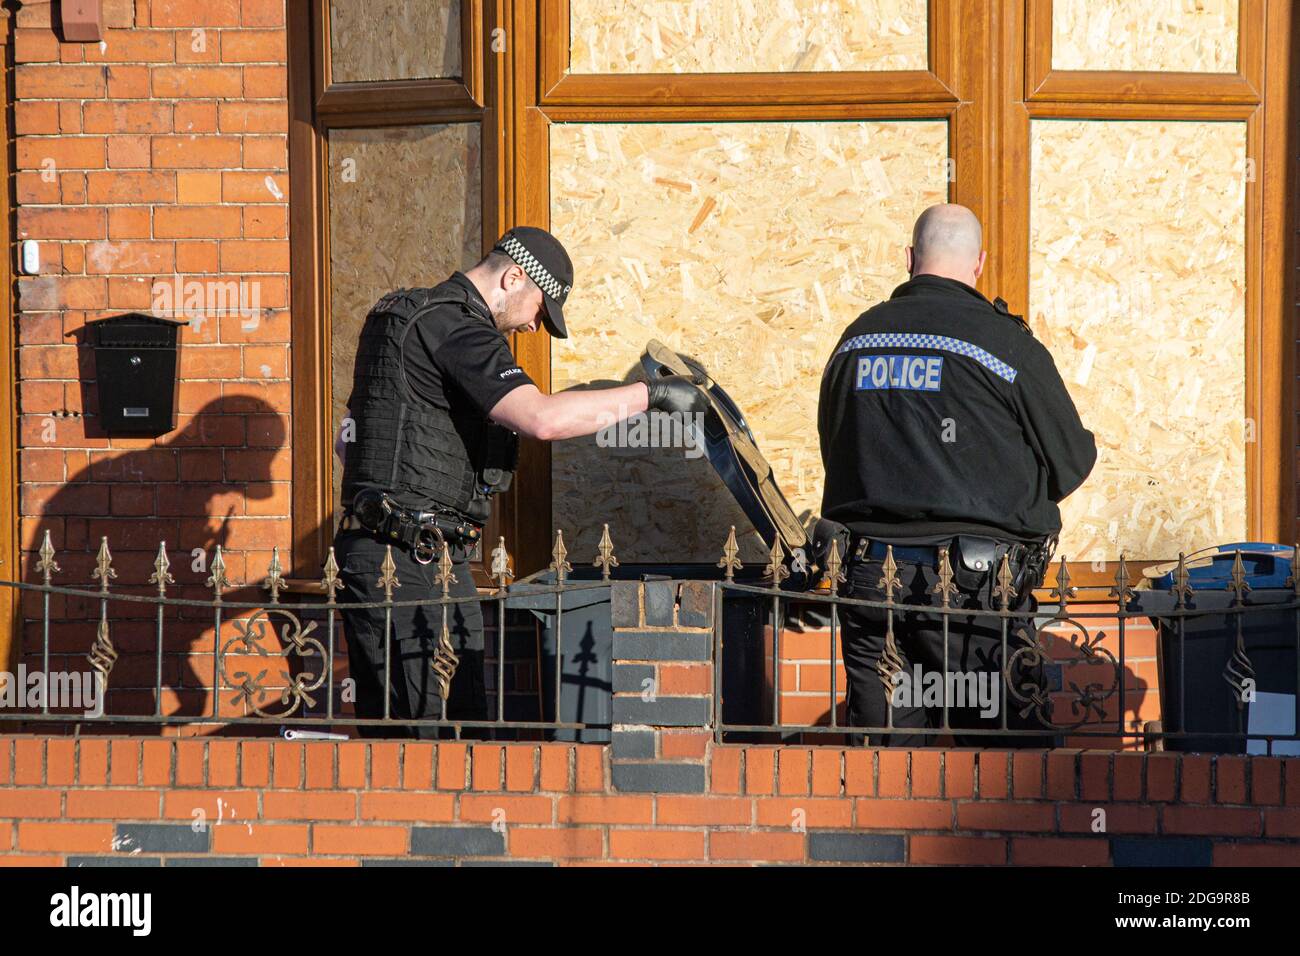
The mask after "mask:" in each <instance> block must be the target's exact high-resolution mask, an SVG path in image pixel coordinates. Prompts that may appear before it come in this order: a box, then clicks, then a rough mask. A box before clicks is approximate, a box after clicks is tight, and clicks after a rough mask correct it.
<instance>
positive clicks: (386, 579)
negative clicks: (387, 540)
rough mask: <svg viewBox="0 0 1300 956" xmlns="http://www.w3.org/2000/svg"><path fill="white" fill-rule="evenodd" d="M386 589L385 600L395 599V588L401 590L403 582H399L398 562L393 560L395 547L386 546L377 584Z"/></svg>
mask: <svg viewBox="0 0 1300 956" xmlns="http://www.w3.org/2000/svg"><path fill="white" fill-rule="evenodd" d="M375 583H376V584H378V585H379V586H380V587H381V588H383V589H384V600H385V601H391V600H392V599H393V588H400V587H401V586H402V582H401V581H399V580H397V562H395V561H394V560H393V546H392V545H391V544H389V545H385V546H384V560H383V561H382V562H381V563H380V565H379V580H378V581H376V582H375Z"/></svg>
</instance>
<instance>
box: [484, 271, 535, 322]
mask: <svg viewBox="0 0 1300 956" xmlns="http://www.w3.org/2000/svg"><path fill="white" fill-rule="evenodd" d="M544 308H545V306H544V305H543V303H542V290H541V289H539V288H538V287H537V285H536V284H535V283H534V282H533V280H532V279H530V278H528V276H526V275H524V271H523V270H522V269H520V268H519V267H518V266H515V267H513V268H510V269H506V270H504V271H503V272H502V273H501V279H500V285H499V286H498V288H497V296H496V301H495V302H493V303H492V320H493V321H494V322H495V323H496V327H497V328H498V329H499V330H500V331H501V332H503V333H510V332H535V331H537V329H538V328H539V327H540V326H541V324H542V310H543V309H544Z"/></svg>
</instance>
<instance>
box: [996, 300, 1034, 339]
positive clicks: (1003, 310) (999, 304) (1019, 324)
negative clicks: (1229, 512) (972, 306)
mask: <svg viewBox="0 0 1300 956" xmlns="http://www.w3.org/2000/svg"><path fill="white" fill-rule="evenodd" d="M991 304H992V306H993V311H994V312H996V313H998V315H1000V316H1003V317H1004V318H1007V319H1010V320H1011V321H1012V322H1014V323H1015V326H1016V328H1017V329H1019V330H1020V331H1021V332H1023V333H1024V334H1025V335H1028V336H1029V337H1030V338H1031V339H1032V338H1033V337H1034V332H1033V330H1032V329H1031V328H1030V327H1029V323H1028V322H1026V321H1025V317H1024V316H1023V315H1016V313H1014V312H1012V311H1011V307H1010V306H1009V305H1007V300H1006V299H1004V298H1002V296H997V297H996V298H995V299H994V300H993V302H992V303H991Z"/></svg>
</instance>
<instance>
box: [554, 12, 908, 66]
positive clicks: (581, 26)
mask: <svg viewBox="0 0 1300 956" xmlns="http://www.w3.org/2000/svg"><path fill="white" fill-rule="evenodd" d="M926 20H927V14H926V2H925V0H658V2H646V0H570V2H569V33H570V57H569V59H570V65H569V69H570V71H571V72H573V73H749V72H754V73H785V72H792V73H799V72H821V71H837V70H924V69H926V68H927V64H928V54H927V36H926Z"/></svg>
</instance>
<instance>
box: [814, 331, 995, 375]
mask: <svg viewBox="0 0 1300 956" xmlns="http://www.w3.org/2000/svg"><path fill="white" fill-rule="evenodd" d="M856 349H938V350H939V351H942V352H952V353H953V354H955V355H964V356H966V357H967V358H970V359H974V360H975V361H977V362H979V363H980V364H981V365H983V366H984V367H985V368H986V369H988V370H989V371H990V372H992V373H993V374H994V375H996V376H998V378H1002V379H1005V380H1006V381H1008V382H1014V381H1015V380H1016V370H1015V369H1013V368H1012V367H1011V366H1010V365H1008V364H1007V363H1006V362H1004V361H1002V360H1001V359H1000V358H998V357H997V356H995V355H992V354H990V353H988V352H986V351H984V350H983V349H982V348H980V347H979V346H978V345H972V344H971V343H970V342H964V341H962V340H961V339H954V338H952V337H950V336H947V335H922V334H920V333H917V332H873V333H871V334H870V335H855V336H853V338H851V339H847V340H845V342H844V344H843V345H841V346H840V347H839V349H838V350H837V351H836V352H835V354H836V355H837V356H838V355H843V354H844V353H845V352H852V351H854V350H856Z"/></svg>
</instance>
